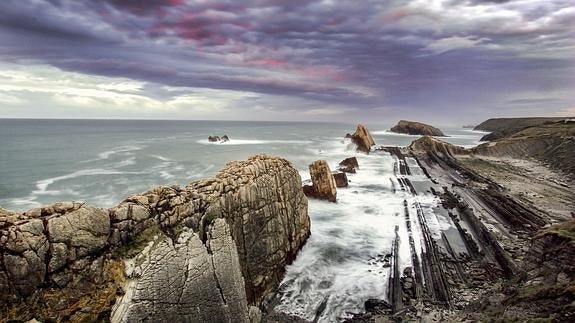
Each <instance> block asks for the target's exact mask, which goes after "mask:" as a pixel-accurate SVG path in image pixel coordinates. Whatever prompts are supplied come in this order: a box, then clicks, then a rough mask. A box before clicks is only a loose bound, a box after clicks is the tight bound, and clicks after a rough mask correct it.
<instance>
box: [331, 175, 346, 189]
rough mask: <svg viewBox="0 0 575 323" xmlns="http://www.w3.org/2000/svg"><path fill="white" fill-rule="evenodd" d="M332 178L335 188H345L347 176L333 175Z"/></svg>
mask: <svg viewBox="0 0 575 323" xmlns="http://www.w3.org/2000/svg"><path fill="white" fill-rule="evenodd" d="M333 178H334V179H335V186H336V187H347V186H348V181H347V175H345V173H333Z"/></svg>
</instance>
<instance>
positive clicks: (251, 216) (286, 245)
mask: <svg viewBox="0 0 575 323" xmlns="http://www.w3.org/2000/svg"><path fill="white" fill-rule="evenodd" d="M309 233H310V220H309V216H308V213H307V199H306V198H305V196H304V195H303V192H302V189H301V178H300V176H299V174H298V172H297V171H296V170H295V169H294V168H293V166H292V165H291V164H290V163H289V162H288V161H286V160H284V159H281V158H275V157H268V156H264V155H258V156H254V157H251V158H249V160H247V161H241V162H231V163H229V164H228V165H226V167H225V168H224V169H222V170H221V171H220V172H218V174H217V175H216V176H215V178H212V179H206V180H200V181H195V182H192V183H190V184H189V185H187V186H186V187H180V186H170V187H166V186H163V187H157V188H154V189H152V190H150V191H147V192H144V193H142V194H138V195H134V196H131V197H129V198H128V199H126V200H124V201H123V202H121V203H120V204H119V205H118V206H116V207H113V208H111V209H101V208H95V207H90V206H86V205H83V204H81V203H57V204H54V205H50V206H46V207H42V208H37V209H32V210H29V211H27V212H25V213H23V214H20V213H15V212H10V211H6V210H0V313H1V314H0V321H7V320H22V321H26V320H30V319H32V318H36V319H38V320H42V321H93V320H108V319H110V315H111V314H110V313H111V312H112V310H113V320H114V321H139V320H141V319H143V318H147V319H152V320H155V321H164V320H175V321H184V320H187V321H190V320H191V321H213V320H216V321H221V322H232V321H233V322H248V321H258V320H259V319H258V317H259V314H260V313H259V310H258V309H257V308H256V307H254V306H250V305H255V306H259V305H260V304H261V302H262V301H263V299H264V297H265V296H266V295H267V294H268V293H269V292H271V291H273V290H274V289H275V288H277V286H278V285H279V282H280V281H281V279H282V277H283V273H284V271H285V266H286V265H287V264H289V263H290V262H291V261H293V259H294V258H295V256H296V254H297V252H298V251H299V249H300V248H301V247H302V246H303V244H304V243H305V241H306V239H307V237H308V236H309ZM117 295H121V296H120V297H118V298H117ZM114 304H115V305H114ZM112 307H114V308H113V309H112Z"/></svg>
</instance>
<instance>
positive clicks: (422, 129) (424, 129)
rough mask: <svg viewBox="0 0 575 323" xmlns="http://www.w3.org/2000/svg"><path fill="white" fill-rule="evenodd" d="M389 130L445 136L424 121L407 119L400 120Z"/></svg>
mask: <svg viewBox="0 0 575 323" xmlns="http://www.w3.org/2000/svg"><path fill="white" fill-rule="evenodd" d="M390 131H391V132H396V133H404V134H408V135H419V136H436V137H445V135H444V134H443V132H442V131H441V130H439V129H438V128H435V127H433V126H430V125H428V124H425V123H421V122H416V121H407V120H400V121H399V122H398V123H397V125H395V126H394V127H393V128H391V129H390Z"/></svg>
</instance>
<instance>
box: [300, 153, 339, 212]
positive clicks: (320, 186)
mask: <svg viewBox="0 0 575 323" xmlns="http://www.w3.org/2000/svg"><path fill="white" fill-rule="evenodd" d="M309 173H310V175H311V181H312V186H307V187H306V186H304V188H303V190H304V193H305V194H306V195H307V196H308V197H312V198H317V199H322V200H328V201H331V202H335V201H336V197H337V189H336V183H335V179H334V178H333V175H332V173H331V170H330V169H329V165H328V164H327V162H326V161H325V160H316V161H314V162H313V163H311V165H309Z"/></svg>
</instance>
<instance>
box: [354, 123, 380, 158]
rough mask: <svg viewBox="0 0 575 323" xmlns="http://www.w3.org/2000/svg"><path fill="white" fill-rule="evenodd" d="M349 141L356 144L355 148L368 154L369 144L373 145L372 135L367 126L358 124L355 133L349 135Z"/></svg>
mask: <svg viewBox="0 0 575 323" xmlns="http://www.w3.org/2000/svg"><path fill="white" fill-rule="evenodd" d="M351 141H352V142H353V143H354V144H355V145H356V146H357V150H358V151H361V152H364V153H366V154H369V152H370V151H371V146H373V145H375V142H374V141H373V137H371V134H370V133H369V130H367V127H366V126H364V125H362V124H358V125H357V129H356V130H355V133H354V134H353V135H352V136H351Z"/></svg>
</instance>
